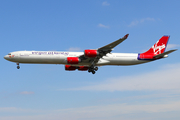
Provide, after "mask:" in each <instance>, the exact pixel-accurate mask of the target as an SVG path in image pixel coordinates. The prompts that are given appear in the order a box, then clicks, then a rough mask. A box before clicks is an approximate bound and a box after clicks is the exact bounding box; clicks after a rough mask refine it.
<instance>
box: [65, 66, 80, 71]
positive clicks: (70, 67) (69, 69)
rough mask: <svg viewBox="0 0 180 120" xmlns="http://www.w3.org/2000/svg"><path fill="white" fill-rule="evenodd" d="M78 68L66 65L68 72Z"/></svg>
mask: <svg viewBox="0 0 180 120" xmlns="http://www.w3.org/2000/svg"><path fill="white" fill-rule="evenodd" d="M76 69H77V68H76V66H71V65H65V70H68V71H74V70H76Z"/></svg>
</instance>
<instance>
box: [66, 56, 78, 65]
mask: <svg viewBox="0 0 180 120" xmlns="http://www.w3.org/2000/svg"><path fill="white" fill-rule="evenodd" d="M79 62H80V59H79V58H78V57H67V63H68V64H78V63H79Z"/></svg>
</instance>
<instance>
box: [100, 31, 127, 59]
mask: <svg viewBox="0 0 180 120" xmlns="http://www.w3.org/2000/svg"><path fill="white" fill-rule="evenodd" d="M128 36H129V34H126V35H125V36H124V37H123V38H120V39H118V40H116V41H114V42H112V43H110V44H108V45H105V46H103V47H101V48H98V52H99V53H100V54H102V56H104V55H106V54H107V53H110V52H111V51H112V49H113V48H114V47H116V46H117V45H119V44H120V43H121V42H123V41H124V40H126V39H127V37H128Z"/></svg>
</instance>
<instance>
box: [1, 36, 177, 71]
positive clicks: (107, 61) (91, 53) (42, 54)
mask: <svg viewBox="0 0 180 120" xmlns="http://www.w3.org/2000/svg"><path fill="white" fill-rule="evenodd" d="M128 35H129V34H127V35H125V36H124V37H123V38H120V39H118V40H116V41H114V42H112V43H110V44H108V45H105V46H103V47H100V48H98V49H87V50H84V52H61V51H16V52H11V53H9V54H8V55H6V56H4V58H5V59H6V60H8V61H11V62H15V63H17V69H19V68H20V66H19V63H34V64H64V65H65V70H68V71H74V70H76V69H77V70H79V71H88V72H90V73H92V74H95V71H97V70H98V66H104V65H136V64H142V63H147V62H151V61H154V60H158V59H161V58H166V57H168V54H169V53H171V52H174V51H176V49H174V50H169V51H166V52H165V48H166V45H167V42H168V40H169V37H170V36H163V37H161V39H159V40H158V41H157V42H156V43H155V44H154V45H153V46H152V47H151V48H150V49H149V50H148V51H146V52H144V53H111V51H112V50H113V48H114V47H116V46H117V45H118V44H120V43H121V42H123V41H124V40H126V39H127V37H128Z"/></svg>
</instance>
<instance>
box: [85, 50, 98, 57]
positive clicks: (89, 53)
mask: <svg viewBox="0 0 180 120" xmlns="http://www.w3.org/2000/svg"><path fill="white" fill-rule="evenodd" d="M84 55H85V56H86V57H96V56H97V55H99V52H98V51H97V50H84Z"/></svg>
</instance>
